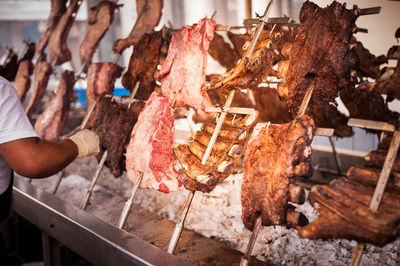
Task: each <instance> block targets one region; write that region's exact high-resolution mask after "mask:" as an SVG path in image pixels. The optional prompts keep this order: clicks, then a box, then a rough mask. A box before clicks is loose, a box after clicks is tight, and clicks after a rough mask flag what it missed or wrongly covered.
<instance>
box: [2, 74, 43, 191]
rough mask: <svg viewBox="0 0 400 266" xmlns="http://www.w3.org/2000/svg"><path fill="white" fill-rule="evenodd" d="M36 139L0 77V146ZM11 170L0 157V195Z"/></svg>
mask: <svg viewBox="0 0 400 266" xmlns="http://www.w3.org/2000/svg"><path fill="white" fill-rule="evenodd" d="M29 137H38V135H37V134H36V132H35V130H34V129H33V127H32V124H31V122H30V121H29V119H28V117H27V116H26V114H25V111H24V109H23V107H22V105H21V102H20V100H19V97H18V94H17V92H16V90H15V88H14V87H13V86H12V85H11V83H10V82H9V81H8V80H6V79H5V78H3V77H0V144H2V143H5V142H9V141H13V140H16V139H22V138H29ZM10 176H11V169H10V166H9V165H8V164H7V162H6V161H5V160H4V158H3V156H1V155H0V194H2V193H3V192H4V191H5V190H6V189H7V187H8V185H9V184H10Z"/></svg>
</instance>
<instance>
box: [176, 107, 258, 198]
mask: <svg viewBox="0 0 400 266" xmlns="http://www.w3.org/2000/svg"><path fill="white" fill-rule="evenodd" d="M256 122H257V113H255V114H254V115H246V116H245V115H236V116H233V115H231V114H228V115H227V117H226V119H225V120H224V123H223V125H222V129H221V131H220V132H219V135H218V138H217V140H216V142H215V145H214V147H213V149H212V151H211V154H210V157H209V158H208V160H207V162H206V164H205V165H202V164H201V161H202V159H203V156H204V153H205V151H206V149H207V146H208V143H209V142H210V139H211V136H212V134H213V132H214V129H215V125H216V122H205V123H203V125H202V127H201V130H200V131H197V132H196V133H195V134H194V135H193V137H192V140H191V141H190V142H189V143H187V144H183V145H177V146H175V147H174V154H175V157H176V159H177V160H178V162H179V163H180V164H181V166H182V168H181V169H180V172H179V176H178V179H179V181H181V182H182V184H183V185H184V186H185V188H186V189H189V190H200V191H202V192H210V191H211V190H213V189H214V188H215V186H216V185H218V184H219V183H221V182H222V181H224V180H225V178H227V177H228V176H230V175H231V174H232V173H233V172H234V171H235V169H236V167H237V164H238V162H239V159H240V157H241V156H242V155H243V153H244V151H245V149H246V144H247V141H248V139H249V136H250V134H251V132H252V130H253V127H254V125H255V123H256Z"/></svg>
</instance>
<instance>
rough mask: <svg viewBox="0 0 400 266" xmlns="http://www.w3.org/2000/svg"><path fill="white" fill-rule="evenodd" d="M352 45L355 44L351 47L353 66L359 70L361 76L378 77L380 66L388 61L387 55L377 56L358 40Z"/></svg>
mask: <svg viewBox="0 0 400 266" xmlns="http://www.w3.org/2000/svg"><path fill="white" fill-rule="evenodd" d="M352 45H354V47H353V48H352V49H351V55H352V58H353V64H354V65H353V66H352V68H353V69H355V70H356V71H357V72H359V76H360V77H371V78H374V79H376V78H377V77H378V75H379V66H380V65H382V64H384V63H387V62H388V61H387V58H386V56H384V55H381V56H379V57H376V56H375V55H373V54H371V53H370V52H369V50H368V49H367V48H365V47H364V46H363V44H362V43H361V42H359V41H357V40H355V42H354V43H353V44H352Z"/></svg>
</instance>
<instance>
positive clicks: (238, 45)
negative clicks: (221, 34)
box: [227, 31, 251, 57]
mask: <svg viewBox="0 0 400 266" xmlns="http://www.w3.org/2000/svg"><path fill="white" fill-rule="evenodd" d="M227 34H228V38H229V39H230V40H231V42H232V44H233V48H234V49H235V51H236V53H237V54H238V55H239V57H242V56H243V53H244V50H243V46H244V44H245V43H246V42H250V41H251V35H250V34H235V33H232V32H230V31H228V32H227Z"/></svg>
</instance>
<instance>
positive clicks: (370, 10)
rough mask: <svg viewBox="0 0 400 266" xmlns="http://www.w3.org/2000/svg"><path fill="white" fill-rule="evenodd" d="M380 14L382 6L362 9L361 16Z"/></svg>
mask: <svg viewBox="0 0 400 266" xmlns="http://www.w3.org/2000/svg"><path fill="white" fill-rule="evenodd" d="M380 12H381V7H380V6H376V7H369V8H361V9H360V16H364V15H374V14H379V13H380Z"/></svg>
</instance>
